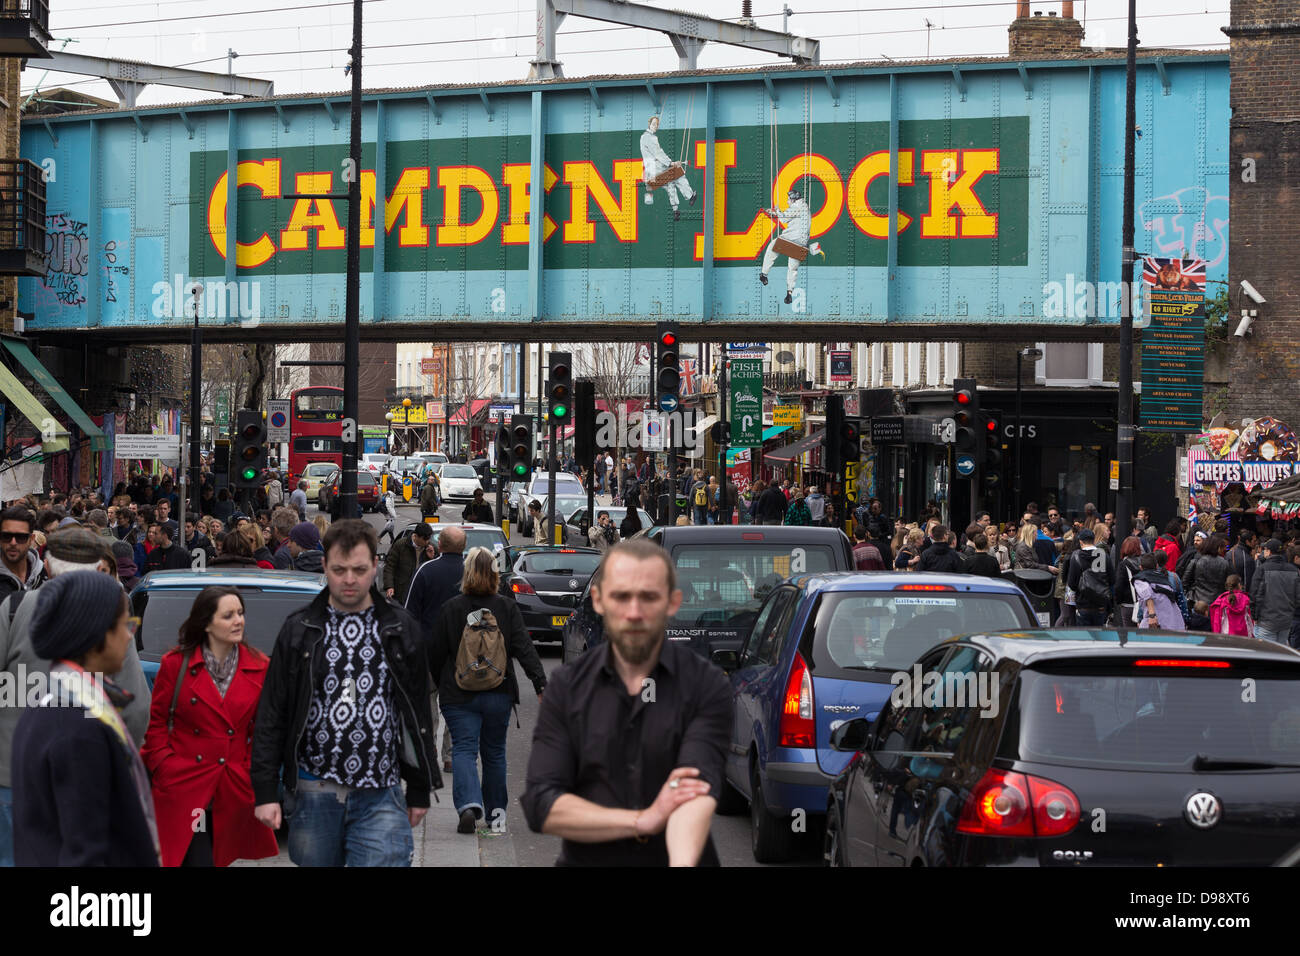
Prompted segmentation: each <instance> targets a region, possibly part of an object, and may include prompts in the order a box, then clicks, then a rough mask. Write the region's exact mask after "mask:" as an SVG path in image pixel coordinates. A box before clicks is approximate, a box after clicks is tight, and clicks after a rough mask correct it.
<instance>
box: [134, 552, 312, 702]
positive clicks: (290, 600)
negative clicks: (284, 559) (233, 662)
mask: <svg viewBox="0 0 1300 956" xmlns="http://www.w3.org/2000/svg"><path fill="white" fill-rule="evenodd" d="M213 585H223V586H228V587H235V588H238V589H239V593H240V594H241V595H243V598H244V614H245V616H244V622H245V626H244V633H245V640H247V641H248V643H249V644H251V645H252V646H253V647H256V648H257V649H258V650H259V651H261V652H262V653H263V654H266V655H267V656H270V654H271V651H272V650H273V649H274V648H275V639H276V637H277V636H279V634H280V627H281V625H283V624H284V619H285V618H287V617H288V616H289V615H290V614H292V613H293V612H294V611H296V610H298V609H299V608H301V607H305V606H306V605H308V604H310V603H311V602H312V601H314V600H315V599H316V596H317V595H318V594H320V592H321V590H322V589H323V588H324V587H325V575H323V574H313V573H310V572H307V571H268V570H265V569H263V568H207V569H206V570H203V571H198V570H180V571H153V572H151V573H149V574H146V575H145V576H144V580H142V581H141V582H140V583H139V584H137V585H136V586H135V588H134V589H132V591H131V613H132V614H133V615H134V616H136V617H138V618H140V627H139V628H138V629H137V630H136V632H135V647H136V650H137V651H139V653H140V664H141V666H142V667H143V668H144V676H145V679H146V680H147V681H148V682H149V687H150V688H152V687H153V681H154V677H155V676H156V675H157V674H158V664H159V662H160V661H161V660H162V657H163V655H164V654H166V653H167V652H168V651H169V650H171V649H172V648H173V647H175V646H176V642H177V640H178V638H179V637H180V627H181V624H182V623H183V622H184V621H185V619H186V618H187V617H189V614H190V608H191V607H192V606H193V605H194V599H195V598H196V597H198V594H199V592H200V591H202V590H203V589H204V588H206V587H212V586H213Z"/></svg>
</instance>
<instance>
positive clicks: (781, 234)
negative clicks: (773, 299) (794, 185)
mask: <svg viewBox="0 0 1300 956" xmlns="http://www.w3.org/2000/svg"><path fill="white" fill-rule="evenodd" d="M786 200H787V205H786V207H785V211H784V212H781V211H780V210H778V209H766V210H764V212H766V213H767V214H768V215H769V216H771V217H772V218H773V219H775V220H776V221H777V223H778V228H777V229H776V230H775V232H774V234H773V236H772V240H771V242H769V243H768V244H767V249H766V250H764V252H763V268H762V271H760V272H759V274H758V281H759V282H761V283H763V285H767V274H768V273H769V272H770V271H771V270H772V266H774V265H776V259H777V256H782V255H783V256H785V257H786V260H787V262H788V265H787V266H786V269H785V302H786V305H789V304H790V303H791V301H793V298H794V284H795V280H797V279H798V278H799V263H801V262H803V260H804V259H806V258H808V255H809V253H811V254H812V255H816V256H821V257H822V258H823V259H825V258H826V254H825V253H824V252H822V247H821V243H817V242H814V243H813V244H812V245H811V246H810V245H808V237H809V232H810V230H811V228H812V213H811V212H810V211H809V209H808V202H807V201H806V200H805V199H804V198H803V194H802V193H800V192H799V190H797V189H791V190H790V192H789V194H788V195H787V196H786ZM783 230H784V231H783Z"/></svg>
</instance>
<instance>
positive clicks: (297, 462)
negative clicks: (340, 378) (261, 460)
mask: <svg viewBox="0 0 1300 956" xmlns="http://www.w3.org/2000/svg"><path fill="white" fill-rule="evenodd" d="M289 397H290V400H291V403H290V406H289V475H288V481H287V483H286V487H287V488H289V489H292V488H293V487H294V486H295V485H296V484H297V483H298V479H299V478H300V477H301V476H302V472H303V469H304V468H306V467H307V466H308V465H310V464H311V463H312V462H315V461H328V462H330V463H331V464H333V465H336V466H337V467H339V468H342V467H343V389H341V388H338V387H336V386H334V385H311V386H308V387H307V388H300V389H297V390H296V391H294V392H293V393H292V394H291V395H290V396H289Z"/></svg>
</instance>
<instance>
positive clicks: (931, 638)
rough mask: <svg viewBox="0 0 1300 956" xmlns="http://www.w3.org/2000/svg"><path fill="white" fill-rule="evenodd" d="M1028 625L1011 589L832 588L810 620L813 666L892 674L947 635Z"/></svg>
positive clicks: (904, 668)
mask: <svg viewBox="0 0 1300 956" xmlns="http://www.w3.org/2000/svg"><path fill="white" fill-rule="evenodd" d="M1032 626H1033V621H1032V620H1031V619H1030V616H1029V612H1028V611H1027V610H1026V609H1025V606H1024V603H1023V602H1022V601H1021V600H1020V598H1019V597H1018V596H1016V595H1013V594H991V593H981V592H977V591H953V592H942V591H940V592H934V593H929V592H903V593H900V592H898V591H893V590H890V591H840V592H835V591H831V592H828V593H825V594H823V595H822V597H821V600H820V601H819V602H818V605H817V610H816V615H815V617H814V620H813V628H814V640H813V669H814V670H818V669H819V668H825V667H830V668H833V669H840V670H877V671H889V672H891V673H892V672H894V671H900V670H906V669H907V668H909V667H911V666H912V664H913V663H914V662H915V661H916V659H917V658H919V657H920V656H921V655H922V654H924V653H925V652H926V651H928V650H929V649H930V648H932V647H934V646H935V645H936V644H938V643H940V642H941V641H945V640H947V639H948V638H950V637H956V636H958V635H961V634H974V633H981V632H989V631H1009V630H1016V629H1019V628H1024V627H1032Z"/></svg>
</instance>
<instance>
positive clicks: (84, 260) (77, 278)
mask: <svg viewBox="0 0 1300 956" xmlns="http://www.w3.org/2000/svg"><path fill="white" fill-rule="evenodd" d="M88 242H89V238H88V237H87V235H86V224H85V223H84V222H78V221H77V220H75V219H70V218H69V217H68V216H67V215H66V214H64V213H53V214H51V215H48V216H46V217H45V276H44V277H43V278H42V279H41V283H42V285H44V286H45V288H46V289H48V290H50V291H51V292H53V293H54V295H55V297H56V298H57V299H58V300H59V302H61V303H63V304H64V305H85V304H86V267H87V264H88V262H89V260H90V255H89V246H88Z"/></svg>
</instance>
